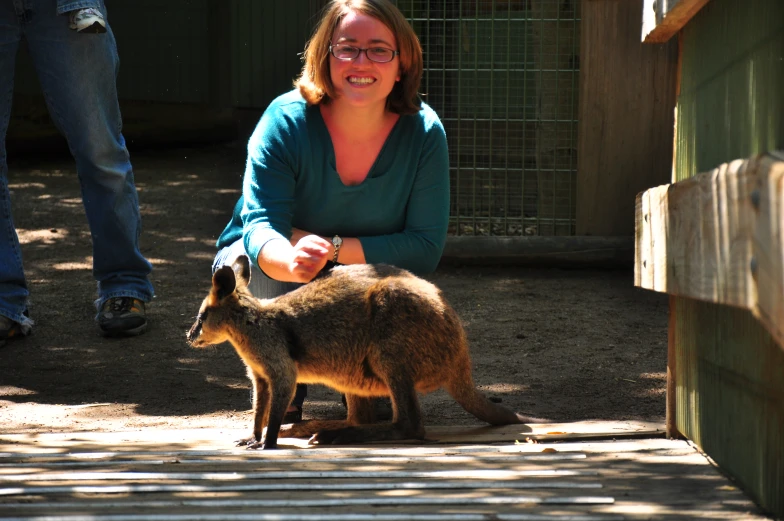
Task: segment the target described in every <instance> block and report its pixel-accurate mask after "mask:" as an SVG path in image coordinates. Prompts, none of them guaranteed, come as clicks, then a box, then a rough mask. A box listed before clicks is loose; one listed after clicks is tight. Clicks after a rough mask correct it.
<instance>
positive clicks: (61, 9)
mask: <svg viewBox="0 0 784 521" xmlns="http://www.w3.org/2000/svg"><path fill="white" fill-rule="evenodd" d="M88 7H92V8H93V9H98V10H99V11H101V14H102V15H104V16H106V10H105V9H104V7H103V5H101V2H100V0H57V14H65V13H67V12H68V11H76V10H77V9H86V8H88Z"/></svg>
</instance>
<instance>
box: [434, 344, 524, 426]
mask: <svg viewBox="0 0 784 521" xmlns="http://www.w3.org/2000/svg"><path fill="white" fill-rule="evenodd" d="M455 366H456V367H454V371H453V373H452V374H453V377H452V379H451V380H450V381H449V382H447V383H446V384H445V385H444V388H445V389H446V391H447V392H448V393H449V394H450V395H451V396H452V398H454V399H455V401H457V403H459V404H460V405H461V406H462V407H463V409H465V410H466V411H468V412H470V413H471V414H473V415H474V416H476V417H477V418H479V419H480V420H482V421H484V422H487V423H489V424H490V425H510V424H514V423H536V422H537V420H536V419H534V418H529V417H527V416H523V415H521V414H518V413H516V412H514V411H512V410H510V409H507V408H506V407H504V406H503V405H499V404H497V403H493V402H491V401H490V399H488V398H487V396H485V395H484V394H482V393H481V392H480V391H479V390H478V389H477V388H476V387H475V386H474V380H473V378H472V377H471V363H470V360H468V359H466V360H464V361H461V362H458V363H456V364H455Z"/></svg>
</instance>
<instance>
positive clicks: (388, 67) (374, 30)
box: [329, 12, 400, 107]
mask: <svg viewBox="0 0 784 521" xmlns="http://www.w3.org/2000/svg"><path fill="white" fill-rule="evenodd" d="M341 44H342V45H350V46H352V47H359V48H362V49H368V48H371V49H375V48H385V49H390V50H393V51H397V50H398V49H397V41H396V39H395V36H394V35H393V34H392V31H390V30H389V28H388V27H387V26H386V25H384V24H383V23H381V22H380V21H378V20H377V19H375V18H373V17H371V16H367V15H364V14H361V13H356V12H351V13H349V14H347V15H346V16H345V17H344V18H343V20H341V22H340V24H338V26H337V27H336V28H335V32H334V33H333V35H332V45H333V46H336V45H341ZM329 68H330V78H331V79H332V84H333V85H334V86H335V92H336V94H337V99H338V100H339V101H340V102H341V103H348V104H350V105H352V106H357V107H367V106H373V105H375V104H379V103H380V104H382V106H383V105H385V104H386V100H387V96H389V93H390V92H392V88H393V87H394V86H395V82H396V81H398V80H399V79H400V57H399V56H395V57H394V58H393V59H392V61H390V62H388V63H378V62H374V61H371V60H370V59H368V57H367V54H366V53H364V52H360V53H359V56H357V57H356V58H354V59H353V60H339V59H337V58H335V56H334V55H332V54H330V57H329Z"/></svg>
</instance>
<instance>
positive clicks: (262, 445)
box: [248, 441, 278, 450]
mask: <svg viewBox="0 0 784 521" xmlns="http://www.w3.org/2000/svg"><path fill="white" fill-rule="evenodd" d="M277 448H278V444H277V443H267V442H266V441H257V442H255V443H251V444H250V445H248V450H259V449H261V450H275V449H277Z"/></svg>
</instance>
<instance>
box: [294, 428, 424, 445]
mask: <svg viewBox="0 0 784 521" xmlns="http://www.w3.org/2000/svg"><path fill="white" fill-rule="evenodd" d="M424 439H425V432H424V428H420V429H412V428H405V427H403V426H401V425H399V424H394V423H393V424H389V423H387V424H375V425H357V426H349V427H343V428H340V429H325V430H321V431H318V432H317V433H315V434H314V435H313V436H312V437H311V438H310V439H309V440H308V445H352V444H358V443H367V442H371V441H399V440H424Z"/></svg>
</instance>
